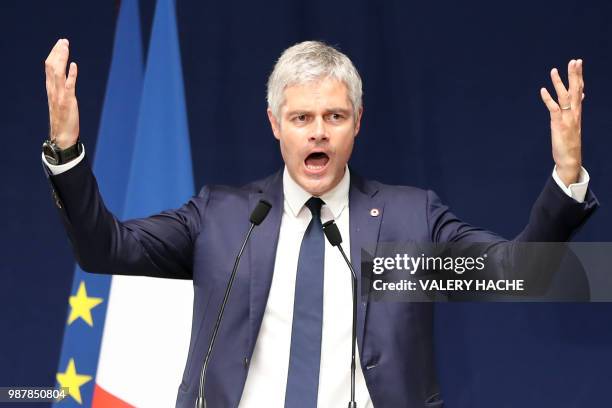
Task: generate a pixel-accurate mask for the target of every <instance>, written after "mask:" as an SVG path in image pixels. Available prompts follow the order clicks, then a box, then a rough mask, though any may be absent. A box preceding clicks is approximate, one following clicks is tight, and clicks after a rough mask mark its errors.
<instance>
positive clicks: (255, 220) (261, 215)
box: [195, 200, 272, 408]
mask: <svg viewBox="0 0 612 408" xmlns="http://www.w3.org/2000/svg"><path fill="white" fill-rule="evenodd" d="M270 208H272V205H271V204H270V203H268V202H267V201H264V200H261V201H259V203H258V204H257V206H256V207H255V209H254V210H253V212H252V213H251V217H250V221H251V226H250V228H249V231H248V232H247V234H246V237H245V238H244V241H243V242H242V246H241V247H240V251H239V252H238V256H236V260H235V262H234V268H233V269H232V274H231V275H230V279H229V282H228V283H227V287H226V288H225V294H224V295H223V302H222V303H221V308H220V309H219V314H218V315H217V321H216V322H215V327H214V329H213V333H212V337H211V339H210V343H209V345H208V351H207V352H206V357H205V358H204V365H203V367H202V372H201V373H200V385H199V388H198V398H197V399H196V404H195V406H196V408H206V398H205V396H204V384H205V383H206V372H207V371H208V363H209V362H210V357H211V355H212V351H213V347H214V346H215V340H216V339H217V333H218V332H219V326H220V325H221V320H223V312H224V311H225V305H226V304H227V300H228V299H229V295H230V292H231V291H232V286H233V284H234V279H235V278H236V272H237V271H238V266H239V265H240V258H242V253H243V252H244V249H245V248H246V245H247V242H249V238H250V237H251V233H252V232H253V229H254V228H255V226H257V225H259V224H261V222H262V221H263V220H264V219H265V218H266V216H267V215H268V212H269V211H270Z"/></svg>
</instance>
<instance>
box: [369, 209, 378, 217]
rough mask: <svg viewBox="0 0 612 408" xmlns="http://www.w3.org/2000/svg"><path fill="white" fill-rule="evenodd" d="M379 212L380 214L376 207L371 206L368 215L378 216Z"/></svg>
mask: <svg viewBox="0 0 612 408" xmlns="http://www.w3.org/2000/svg"><path fill="white" fill-rule="evenodd" d="M379 214H380V211H379V210H378V208H372V209H371V210H370V215H371V216H372V217H378V215H379Z"/></svg>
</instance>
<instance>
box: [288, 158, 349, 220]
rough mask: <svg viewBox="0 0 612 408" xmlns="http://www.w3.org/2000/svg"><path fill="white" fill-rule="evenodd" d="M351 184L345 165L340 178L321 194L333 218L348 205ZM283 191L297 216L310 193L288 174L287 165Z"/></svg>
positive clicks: (337, 216) (294, 214)
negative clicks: (333, 185)
mask: <svg viewBox="0 0 612 408" xmlns="http://www.w3.org/2000/svg"><path fill="white" fill-rule="evenodd" d="M350 185H351V174H350V172H349V168H348V165H347V166H346V167H345V170H344V176H343V177H342V180H340V182H339V183H338V184H337V185H336V187H334V188H332V189H331V190H330V191H328V192H327V193H325V194H323V195H321V200H323V201H324V202H325V205H326V206H327V207H328V208H329V209H330V210H331V212H332V214H333V216H334V218H335V219H337V218H339V217H340V214H342V211H343V210H344V208H346V207H347V206H348V194H349V187H350ZM283 193H284V195H285V202H286V203H287V204H288V206H289V209H290V210H291V212H292V213H293V216H294V217H297V216H298V214H299V213H300V211H302V209H303V208H304V204H306V201H308V199H309V198H310V197H312V195H311V194H310V193H309V192H307V191H306V190H304V189H303V188H302V187H301V186H300V185H299V184H298V183H297V182H296V181H295V180H293V178H292V177H291V175H290V174H289V170H287V166H285V169H284V171H283Z"/></svg>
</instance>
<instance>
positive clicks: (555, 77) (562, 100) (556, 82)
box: [550, 68, 570, 107]
mask: <svg viewBox="0 0 612 408" xmlns="http://www.w3.org/2000/svg"><path fill="white" fill-rule="evenodd" d="M550 78H551V79H552V83H553V86H554V87H555V92H556V93H557V99H558V101H559V104H560V105H561V106H562V107H565V106H567V105H569V104H570V97H569V93H568V92H567V89H565V85H563V81H562V80H561V77H560V76H559V71H558V70H557V68H553V69H552V70H551V71H550Z"/></svg>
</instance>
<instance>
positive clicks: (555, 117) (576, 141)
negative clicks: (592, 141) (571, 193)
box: [540, 59, 584, 186]
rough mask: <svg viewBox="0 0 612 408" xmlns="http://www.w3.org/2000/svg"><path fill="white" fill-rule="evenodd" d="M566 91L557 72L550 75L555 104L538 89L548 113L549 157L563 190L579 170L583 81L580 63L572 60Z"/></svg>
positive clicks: (547, 94) (554, 70) (553, 71)
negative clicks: (550, 146) (555, 166)
mask: <svg viewBox="0 0 612 408" xmlns="http://www.w3.org/2000/svg"><path fill="white" fill-rule="evenodd" d="M567 76H568V79H569V89H566V88H565V85H564V84H563V81H562V80H561V77H560V76H559V72H558V71H557V69H556V68H553V69H552V70H551V71H550V77H551V79H552V83H553V86H554V87H555V92H556V94H557V101H555V100H554V99H553V98H552V97H551V96H550V93H548V91H547V90H546V88H542V89H540V95H541V96H542V100H543V101H544V103H545V104H546V107H547V108H548V111H549V112H550V133H551V139H552V154H553V159H554V160H555V164H556V165H557V174H558V175H559V177H560V178H561V181H563V183H564V184H565V185H566V186H569V185H570V184H572V183H575V182H577V181H578V178H579V176H580V168H581V166H582V135H581V119H582V100H583V99H584V93H583V90H584V80H583V79H582V60H581V59H578V60H571V61H570V62H569V64H568V66H567Z"/></svg>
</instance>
